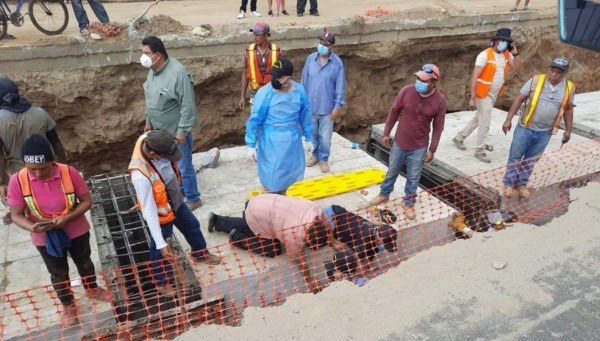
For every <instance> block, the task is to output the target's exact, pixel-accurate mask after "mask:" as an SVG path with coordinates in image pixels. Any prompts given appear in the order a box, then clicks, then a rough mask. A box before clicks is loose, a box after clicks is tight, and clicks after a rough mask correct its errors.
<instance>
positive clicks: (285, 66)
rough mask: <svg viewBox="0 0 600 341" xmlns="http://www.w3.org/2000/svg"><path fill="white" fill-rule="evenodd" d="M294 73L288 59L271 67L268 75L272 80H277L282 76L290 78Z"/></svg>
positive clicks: (279, 61)
mask: <svg viewBox="0 0 600 341" xmlns="http://www.w3.org/2000/svg"><path fill="white" fill-rule="evenodd" d="M293 73H294V65H292V62H290V61H289V59H285V58H282V59H280V60H278V61H276V62H275V63H273V66H271V71H270V72H269V74H271V76H273V78H275V79H278V78H281V77H283V76H291V75H292V74H293Z"/></svg>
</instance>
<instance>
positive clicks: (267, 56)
mask: <svg viewBox="0 0 600 341" xmlns="http://www.w3.org/2000/svg"><path fill="white" fill-rule="evenodd" d="M250 32H252V33H254V43H252V44H250V45H248V46H246V52H245V53H244V71H243V72H242V95H241V97H240V101H239V103H238V105H239V107H240V109H242V110H244V108H245V107H246V96H248V97H249V98H250V104H252V103H253V101H254V95H256V92H257V91H258V89H260V88H261V87H262V86H263V85H265V84H268V83H269V82H271V75H270V74H269V72H270V71H271V66H273V63H275V61H277V60H279V59H281V50H280V48H279V46H277V45H276V44H273V43H271V42H269V38H268V37H270V36H271V28H270V27H269V25H268V24H266V23H264V22H260V21H259V22H257V23H256V24H254V26H252V28H251V29H250Z"/></svg>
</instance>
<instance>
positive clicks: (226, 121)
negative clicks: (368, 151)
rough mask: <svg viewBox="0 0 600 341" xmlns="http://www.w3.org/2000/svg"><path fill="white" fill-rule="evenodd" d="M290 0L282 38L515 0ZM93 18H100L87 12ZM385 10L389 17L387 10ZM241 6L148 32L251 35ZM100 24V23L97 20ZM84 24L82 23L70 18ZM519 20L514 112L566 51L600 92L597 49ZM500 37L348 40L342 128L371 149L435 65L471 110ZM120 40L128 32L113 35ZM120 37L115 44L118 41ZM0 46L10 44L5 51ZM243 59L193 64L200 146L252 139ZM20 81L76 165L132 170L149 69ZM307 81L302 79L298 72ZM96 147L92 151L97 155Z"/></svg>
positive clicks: (162, 21)
mask: <svg viewBox="0 0 600 341" xmlns="http://www.w3.org/2000/svg"><path fill="white" fill-rule="evenodd" d="M149 4H150V3H148V2H136V3H109V4H106V7H107V10H108V12H109V14H110V16H111V19H112V20H114V21H117V22H121V23H127V22H129V21H131V19H132V18H134V17H137V16H138V15H139V14H141V13H142V12H143V11H144V10H145V8H146V7H147V6H148V5H149ZM291 4H295V2H290V4H288V6H287V9H288V11H289V12H290V13H291V14H292V15H290V16H289V17H283V16H279V17H274V18H271V17H267V16H266V12H267V10H266V2H264V1H259V8H258V9H259V11H260V12H262V13H263V14H264V15H265V16H264V17H263V18H261V20H266V21H267V22H269V23H270V24H271V26H272V28H273V36H272V40H274V41H277V40H278V39H279V38H280V37H279V36H278V32H285V30H286V28H292V27H302V26H305V27H313V26H315V25H317V26H320V25H323V26H327V25H334V24H340V25H341V24H344V23H346V24H352V25H369V23H371V22H382V21H389V22H397V21H398V20H400V19H406V18H409V19H412V20H418V19H425V18H448V17H452V16H461V15H473V14H476V13H482V14H484V13H507V11H508V9H509V8H510V7H511V6H512V5H513V2H512V1H509V0H503V1H498V2H494V3H493V4H490V2H488V1H484V0H462V1H452V2H449V1H427V2H422V1H416V0H411V1H395V0H393V1H392V0H388V1H378V2H377V5H374V4H373V3H372V2H371V1H368V0H362V1H352V2H347V1H343V0H332V1H326V2H325V1H322V3H321V4H320V7H319V10H320V12H321V16H320V17H312V16H308V15H306V16H304V17H302V18H299V17H297V16H295V15H294V10H293V8H294V7H293V6H290V5H291ZM532 10H533V11H534V12H533V13H535V11H539V13H542V12H547V11H555V10H556V2H555V1H551V0H539V1H536V2H534V3H533V4H532ZM88 12H89V13H88V14H91V11H89V10H88ZM382 13H383V14H386V13H387V14H386V15H380V14H382ZM236 14H237V3H236V4H233V3H225V2H215V1H205V0H201V1H198V0H196V1H169V2H164V3H159V4H158V5H157V6H155V7H153V8H151V9H150V12H149V13H148V17H149V18H150V23H149V24H144V25H142V26H141V27H140V30H142V32H146V33H150V34H158V33H161V34H167V35H168V37H169V39H173V37H176V36H177V35H183V34H190V32H191V30H192V28H193V27H195V26H198V25H201V24H208V25H211V27H212V29H213V32H212V35H211V37H226V36H231V35H238V34H239V33H240V32H244V31H246V32H247V29H248V27H249V26H250V25H251V24H252V22H254V21H256V20H257V19H256V18H245V19H243V20H237V19H235V16H236ZM92 18H93V16H92ZM71 19H73V17H72V18H71ZM518 26H519V25H518V24H516V25H515V27H513V29H514V30H515V33H514V36H515V38H516V39H517V43H518V46H520V50H521V53H522V55H523V56H525V57H526V64H525V65H526V66H525V69H524V70H523V71H522V72H521V73H520V74H518V75H516V74H511V76H510V79H509V87H508V92H507V94H508V97H507V98H505V99H501V100H499V103H498V105H499V106H501V107H507V106H508V105H509V103H510V99H511V95H512V94H514V93H516V91H517V88H518V86H520V84H522V83H523V82H524V81H525V79H526V78H528V77H529V76H530V75H531V74H532V73H533V72H536V71H544V70H545V69H546V67H547V64H548V61H549V60H550V59H551V58H552V57H553V56H555V55H563V54H564V55H567V56H569V57H570V58H571V59H572V60H573V64H574V66H573V67H572V72H571V73H572V77H573V79H574V80H575V81H576V82H577V83H579V84H580V91H593V90H598V89H600V80H598V78H597V77H595V75H593V74H592V73H590V72H589V70H590V69H593V68H595V67H596V66H597V65H598V62H599V60H598V58H600V57H598V54H592V53H591V52H587V51H585V50H582V49H578V48H573V47H569V46H566V45H564V44H561V43H559V42H558V40H557V38H556V36H557V34H556V27H540V28H535V29H519V27H518ZM9 31H10V32H12V33H14V34H15V35H16V36H17V38H18V39H17V40H6V41H2V42H0V44H2V46H13V45H18V44H30V46H28V47H26V48H25V49H24V51H26V52H27V51H29V49H30V47H33V48H35V46H36V45H38V44H53V45H54V44H82V48H85V44H86V43H85V42H84V43H81V42H79V41H78V39H80V38H79V37H78V34H77V32H78V31H77V26H76V24H75V22H74V20H71V23H70V25H69V28H68V30H67V31H66V32H65V35H63V36H58V37H47V36H43V35H41V33H39V32H37V31H35V29H34V28H33V26H32V25H31V23H29V22H28V23H26V25H25V26H24V27H21V28H14V27H12V26H11V27H10V28H9ZM489 34H490V33H489V32H481V33H475V34H471V35H466V36H460V37H456V39H452V40H449V39H443V40H442V39H436V38H435V37H431V38H427V39H421V40H416V39H413V40H409V41H402V42H395V41H385V42H379V43H371V44H362V45H344V38H343V35H342V36H340V37H339V41H338V48H337V52H338V54H339V55H340V56H341V57H342V59H343V60H344V62H345V65H346V70H347V78H348V88H347V95H346V96H347V103H348V104H347V106H346V107H345V109H344V111H343V113H342V117H341V119H340V120H339V121H338V122H337V124H336V130H337V131H339V132H340V133H341V134H342V135H345V136H348V137H350V138H352V139H353V140H357V141H358V142H366V139H367V137H368V134H369V127H370V125H371V124H373V123H380V122H382V121H383V120H384V118H385V116H386V114H387V112H388V110H389V107H390V105H391V103H392V101H393V99H394V97H395V96H396V94H397V92H398V90H399V89H400V88H401V87H402V86H404V85H406V84H407V83H412V82H413V77H414V76H413V75H412V74H413V73H414V70H416V69H417V68H418V67H419V66H420V65H421V64H423V63H427V62H434V63H436V64H437V65H438V66H439V67H440V69H441V70H442V79H441V81H440V83H439V88H440V89H441V90H442V91H443V92H444V93H445V94H446V97H447V99H448V104H449V110H451V111H456V110H462V109H465V107H466V103H467V100H466V97H467V94H466V89H467V84H468V79H469V76H470V72H471V69H472V63H473V60H474V58H475V55H476V54H477V53H478V52H479V51H481V50H482V49H483V48H484V47H485V44H486V38H487V37H488V36H489ZM110 39H113V40H115V41H118V40H119V39H127V38H126V37H120V38H110ZM107 40H109V39H107ZM283 48H284V50H285V53H286V55H287V56H288V57H289V58H290V59H291V60H292V61H293V62H294V64H295V65H296V68H297V69H298V70H299V69H301V67H302V64H303V62H304V60H305V58H306V56H307V55H308V54H309V53H310V52H312V49H299V50H298V49H295V50H294V49H292V50H289V49H285V46H284V47H283ZM0 49H1V47H0ZM242 52H243V47H242V46H240V51H239V53H238V54H234V55H230V56H226V57H223V56H219V57H215V58H211V57H205V58H199V59H194V60H185V61H184V63H185V64H186V66H187V67H188V69H189V70H190V71H191V73H192V74H193V75H194V78H195V81H196V84H197V85H196V97H197V99H198V100H197V102H198V107H199V112H200V117H201V120H202V122H203V125H202V128H201V129H200V130H197V131H195V138H196V145H195V148H196V150H197V151H202V150H207V149H208V148H211V147H214V146H229V145H236V144H237V145H239V144H242V143H243V131H244V127H245V121H246V118H247V115H248V112H242V111H240V110H239V109H237V107H236V103H237V101H238V97H239V77H240V73H241V71H242ZM0 73H5V74H8V75H10V76H11V77H13V78H15V79H16V80H17V81H18V83H19V85H20V86H21V88H22V92H23V94H24V95H25V97H27V98H28V99H29V100H30V101H32V102H33V103H34V104H35V105H39V106H42V107H44V108H45V109H46V110H47V111H48V112H50V114H51V115H52V116H53V117H54V118H55V119H56V120H57V122H58V131H59V134H60V136H61V137H62V138H63V140H64V144H65V147H66V150H67V152H68V154H69V158H70V161H71V162H72V163H73V164H75V165H77V166H78V167H79V168H80V169H82V170H83V171H84V172H85V173H86V174H97V173H102V172H108V171H114V170H120V169H122V168H123V167H124V166H125V164H126V162H127V161H128V158H129V156H130V155H129V153H130V152H129V151H130V147H127V148H124V147H123V146H130V145H132V144H133V143H134V141H135V138H136V137H137V136H138V135H139V133H140V132H141V130H142V124H143V121H144V98H143V91H142V86H141V85H142V83H143V82H144V79H145V77H146V71H145V70H144V69H143V68H142V67H140V66H139V65H138V64H137V63H135V62H133V63H132V64H129V65H121V66H115V67H104V68H85V69H71V70H65V71H64V72H63V71H61V72H57V71H52V72H35V73H33V72H22V73H21V72H19V70H2V68H1V65H0ZM295 77H296V78H299V77H300V72H296V74H295ZM92 151H93V152H92Z"/></svg>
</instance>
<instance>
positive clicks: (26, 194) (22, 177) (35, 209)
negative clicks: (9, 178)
mask: <svg viewBox="0 0 600 341" xmlns="http://www.w3.org/2000/svg"><path fill="white" fill-rule="evenodd" d="M54 164H55V165H57V166H58V169H59V171H60V181H61V184H62V189H63V193H64V196H65V209H64V210H63V211H62V212H61V213H59V214H47V213H44V212H43V211H42V210H41V209H40V208H39V206H38V204H37V200H36V198H35V193H33V191H32V190H31V181H30V180H29V174H27V168H23V169H21V170H20V171H19V173H18V178H19V184H20V185H21V191H22V192H23V199H25V203H26V204H27V209H28V211H29V214H31V215H33V216H34V217H36V218H37V219H38V220H39V221H49V220H52V219H54V218H57V217H60V216H61V215H64V214H67V213H69V212H71V210H72V209H73V207H74V206H75V203H76V200H77V196H76V195H75V188H74V187H73V181H72V180H71V174H69V166H68V165H65V164H62V163H54Z"/></svg>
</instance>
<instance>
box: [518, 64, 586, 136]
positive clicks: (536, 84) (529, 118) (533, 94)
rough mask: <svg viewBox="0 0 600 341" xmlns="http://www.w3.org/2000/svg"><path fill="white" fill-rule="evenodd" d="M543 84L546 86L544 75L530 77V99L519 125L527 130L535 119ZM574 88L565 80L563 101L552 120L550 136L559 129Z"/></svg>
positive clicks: (572, 84) (574, 86) (574, 85)
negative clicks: (521, 124)
mask: <svg viewBox="0 0 600 341" xmlns="http://www.w3.org/2000/svg"><path fill="white" fill-rule="evenodd" d="M545 84H546V75H545V74H543V73H542V74H540V75H535V76H533V77H531V89H530V90H529V98H531V101H530V102H529V104H528V105H527V106H526V107H525V109H524V110H523V113H524V115H523V118H522V119H521V123H523V125H524V126H525V127H527V128H529V127H531V125H533V118H534V117H535V111H536V109H537V103H538V100H539V99H540V94H541V93H542V89H543V88H544V85H545ZM576 87H577V85H576V84H574V83H573V82H571V81H570V80H567V86H566V88H565V94H564V96H563V101H562V104H561V106H560V108H559V109H558V112H557V113H556V118H555V119H554V126H553V127H552V134H556V133H557V132H558V129H559V128H560V120H561V119H562V117H563V114H564V112H565V110H566V109H567V106H568V105H569V97H571V94H572V93H573V92H574V91H575V89H576Z"/></svg>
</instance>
